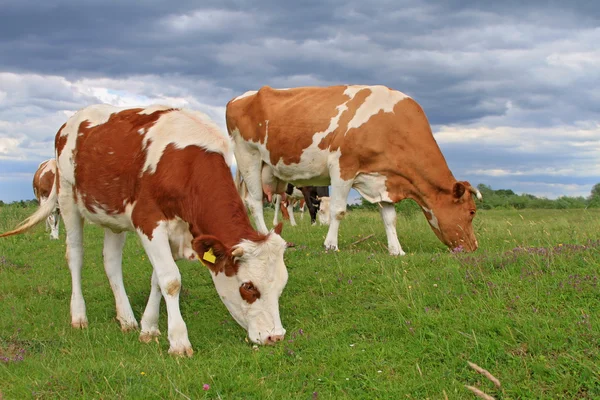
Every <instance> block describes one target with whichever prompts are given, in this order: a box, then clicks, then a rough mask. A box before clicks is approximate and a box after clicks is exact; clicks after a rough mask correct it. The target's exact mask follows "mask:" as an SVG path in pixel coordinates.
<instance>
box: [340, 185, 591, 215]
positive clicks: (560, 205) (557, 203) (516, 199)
mask: <svg viewBox="0 0 600 400" xmlns="http://www.w3.org/2000/svg"><path fill="white" fill-rule="evenodd" d="M477 189H479V191H480V192H481V195H482V196H483V202H479V201H478V202H477V208H479V209H482V210H492V209H505V210H506V209H509V210H510V209H515V210H522V209H525V208H545V209H559V210H560V209H574V208H600V183H597V184H596V185H594V187H593V188H592V192H591V194H590V195H589V196H588V197H583V196H579V197H569V196H561V197H559V198H557V199H554V200H551V199H547V198H545V197H536V196H534V195H532V194H526V193H523V194H516V193H515V192H513V191H512V190H510V189H497V190H494V189H492V187H491V186H489V185H485V184H483V183H480V184H479V185H477ZM352 208H370V209H377V208H378V206H377V204H371V203H369V202H368V201H366V200H365V199H361V203H359V204H355V205H353V206H352ZM396 210H397V211H399V212H402V213H405V214H411V213H413V212H416V211H420V207H419V206H418V205H417V203H415V202H414V201H401V202H400V203H397V204H396Z"/></svg>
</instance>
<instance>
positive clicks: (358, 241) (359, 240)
mask: <svg viewBox="0 0 600 400" xmlns="http://www.w3.org/2000/svg"><path fill="white" fill-rule="evenodd" d="M373 236H375V234H374V233H371V234H370V235H369V236H365V237H364V238H362V239H358V240H357V241H356V242H354V243H351V244H350V246H354V245H355V244H359V243H360V242H364V241H365V240H367V239H370V238H372V237H373Z"/></svg>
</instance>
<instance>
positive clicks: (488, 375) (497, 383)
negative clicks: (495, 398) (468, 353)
mask: <svg viewBox="0 0 600 400" xmlns="http://www.w3.org/2000/svg"><path fill="white" fill-rule="evenodd" d="M467 363H468V364H469V366H470V367H471V368H473V369H474V370H475V371H477V372H479V373H480V374H481V375H483V376H485V377H486V378H488V379H489V380H490V381H492V383H493V384H494V386H496V387H497V388H498V389H500V386H501V384H500V381H499V380H498V378H496V377H495V376H494V375H492V374H491V373H490V372H489V371H487V370H485V369H483V368H481V367H480V366H479V365H477V364H474V363H472V362H471V361H467Z"/></svg>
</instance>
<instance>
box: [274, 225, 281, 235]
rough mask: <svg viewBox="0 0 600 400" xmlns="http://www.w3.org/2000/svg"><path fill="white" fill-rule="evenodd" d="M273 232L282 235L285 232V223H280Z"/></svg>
mask: <svg viewBox="0 0 600 400" xmlns="http://www.w3.org/2000/svg"><path fill="white" fill-rule="evenodd" d="M273 231H274V232H275V233H276V234H278V235H281V231H283V222H280V223H278V224H277V226H276V227H275V229H273Z"/></svg>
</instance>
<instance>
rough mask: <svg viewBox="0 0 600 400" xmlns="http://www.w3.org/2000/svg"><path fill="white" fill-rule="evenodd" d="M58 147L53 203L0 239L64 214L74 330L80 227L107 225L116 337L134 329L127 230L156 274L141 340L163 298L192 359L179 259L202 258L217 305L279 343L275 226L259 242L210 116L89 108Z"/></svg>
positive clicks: (261, 338)
mask: <svg viewBox="0 0 600 400" xmlns="http://www.w3.org/2000/svg"><path fill="white" fill-rule="evenodd" d="M55 147H56V155H57V161H58V170H59V173H58V174H57V178H56V181H55V184H54V186H53V189H52V191H51V193H50V195H49V196H48V200H47V201H46V202H45V203H44V204H43V205H41V207H40V208H39V209H38V210H37V211H36V212H35V213H34V214H33V215H31V216H30V217H29V218H27V219H26V220H25V221H24V222H23V223H22V224H21V225H20V226H19V227H17V228H16V229H15V230H13V231H10V232H7V233H4V234H2V235H0V237H3V236H9V235H14V234H18V233H22V232H24V231H26V230H27V229H29V228H31V227H33V226H35V225H36V224H38V223H40V222H41V221H43V220H44V219H46V218H47V217H48V215H49V214H50V213H51V212H52V210H53V209H54V208H55V207H56V204H57V203H58V204H59V205H60V209H61V213H62V217H63V221H64V224H65V229H66V232H67V261H68V264H69V269H70V270H71V278H72V295H71V325H72V326H73V327H76V328H84V327H87V325H88V319H87V315H86V307H85V301H84V299H83V295H82V290H81V289H82V288H81V269H82V264H83V219H84V218H86V219H88V220H89V221H92V222H94V223H96V224H98V225H100V226H102V227H104V252H103V254H104V268H105V271H106V274H107V276H108V279H109V281H110V287H111V288H112V290H113V294H114V296H115V301H116V309H117V319H118V320H119V322H120V324H121V329H122V330H129V329H135V328H137V327H138V323H137V321H136V318H135V316H134V315H133V311H132V309H131V305H130V304H129V300H128V298H127V294H126V292H125V288H124V285H123V274H122V265H121V264H122V253H123V246H124V244H125V233H126V231H133V232H136V233H137V235H138V236H139V238H140V240H141V243H142V245H143V247H144V249H145V251H146V253H147V255H148V259H149V260H150V262H151V263H152V267H153V273H152V281H151V292H150V296H149V299H148V304H147V306H146V310H145V311H144V314H143V316H142V319H141V330H142V331H141V334H140V340H141V341H144V342H149V341H151V340H152V339H153V338H154V337H156V336H158V335H160V331H159V330H158V317H159V307H160V302H161V297H162V298H164V300H165V303H166V306H167V314H168V339H169V343H170V348H169V353H172V354H175V355H187V356H191V355H192V354H193V350H192V345H191V343H190V341H189V338H188V332H187V327H186V324H185V322H184V320H183V318H182V316H181V312H180V309H179V295H180V292H181V284H182V282H181V275H180V273H179V269H178V267H177V264H176V263H175V259H178V258H187V259H190V260H193V259H199V260H200V261H201V262H202V263H203V264H204V265H205V266H206V267H207V268H208V270H209V271H210V273H211V277H212V279H213V282H214V284H215V287H216V289H217V292H218V293H219V297H220V298H221V300H222V301H223V303H224V304H225V306H226V307H227V309H228V310H229V312H230V313H231V315H232V316H233V318H234V319H235V320H236V321H237V322H238V323H239V324H240V325H241V326H242V327H243V328H244V329H246V330H247V331H248V337H249V338H250V340H251V341H252V342H255V343H259V344H272V343H275V342H278V341H280V340H283V337H284V334H285V329H283V326H282V325H281V319H280V316H279V297H280V295H281V293H282V291H283V289H284V287H285V285H286V282H287V278H288V273H287V269H286V266H285V263H284V259H283V253H284V250H285V246H286V244H285V241H284V240H283V239H282V238H281V236H280V235H279V233H280V229H281V226H279V227H277V228H276V229H275V231H271V232H267V233H265V234H261V233H258V232H256V231H255V230H254V229H253V228H252V225H251V224H250V220H249V218H248V214H247V213H246V210H245V208H244V205H243V204H242V201H241V199H240V198H239V196H238V194H237V192H236V188H235V185H234V182H233V179H232V177H231V172H230V169H229V168H230V165H231V162H232V160H233V153H232V149H231V142H230V139H229V138H228V137H227V136H225V135H224V134H222V133H221V132H220V130H219V127H218V126H217V125H216V124H215V123H214V122H213V121H211V120H210V118H209V117H208V116H206V115H205V114H203V113H200V112H197V111H191V110H186V109H173V108H170V107H164V106H150V107H146V108H130V109H123V108H117V107H113V106H109V105H106V104H103V105H96V106H90V107H87V108H84V109H82V110H80V111H78V112H77V113H75V114H74V115H73V116H72V117H71V118H70V119H69V120H68V121H67V122H66V123H65V124H64V125H63V126H62V127H61V128H60V130H59V131H58V133H57V135H56V140H55Z"/></svg>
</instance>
